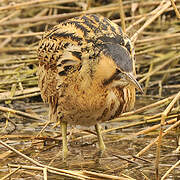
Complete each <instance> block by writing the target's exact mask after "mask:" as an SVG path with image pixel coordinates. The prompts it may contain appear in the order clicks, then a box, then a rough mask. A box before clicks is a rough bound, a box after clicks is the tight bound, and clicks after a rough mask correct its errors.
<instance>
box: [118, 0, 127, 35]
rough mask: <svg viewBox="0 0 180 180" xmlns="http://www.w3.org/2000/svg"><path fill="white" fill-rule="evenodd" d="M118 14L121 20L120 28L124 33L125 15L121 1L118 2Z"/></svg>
mask: <svg viewBox="0 0 180 180" xmlns="http://www.w3.org/2000/svg"><path fill="white" fill-rule="evenodd" d="M119 13H120V19H121V27H122V30H123V32H126V24H125V15H124V8H123V3H122V0H119Z"/></svg>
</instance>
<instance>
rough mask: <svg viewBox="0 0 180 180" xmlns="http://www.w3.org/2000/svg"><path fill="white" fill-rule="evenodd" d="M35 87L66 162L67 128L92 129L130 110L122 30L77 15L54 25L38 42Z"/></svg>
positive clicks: (130, 52)
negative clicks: (58, 127)
mask: <svg viewBox="0 0 180 180" xmlns="http://www.w3.org/2000/svg"><path fill="white" fill-rule="evenodd" d="M38 57H39V87H40V90H41V96H42V99H43V100H44V101H45V102H48V103H49V109H50V110H49V114H50V119H51V120H52V121H56V122H60V123H61V130H62V139H63V157H64V158H66V156H67V152H68V148H67V137H66V133H67V123H69V124H72V125H83V126H91V125H95V129H96V132H97V137H98V142H99V147H100V150H101V151H104V150H105V145H104V142H103V138H102V135H101V131H100V125H99V123H100V122H103V121H107V120H110V119H113V118H115V117H118V116H119V115H120V114H121V113H122V112H125V111H128V110H130V109H131V108H133V107H134V102H135V88H137V89H138V90H140V91H141V92H142V89H141V87H140V85H139V83H138V82H137V81H136V79H135V77H134V74H135V65H134V49H133V46H132V44H131V42H130V39H129V38H128V37H127V36H126V35H125V34H124V33H123V32H122V30H121V28H120V27H119V26H118V25H117V24H115V23H113V22H111V21H110V20H109V19H107V18H105V17H103V16H99V15H94V14H92V15H82V16H80V17H75V18H72V19H69V20H66V21H64V22H61V23H60V24H58V25H56V26H54V27H53V28H52V29H51V30H50V31H48V32H46V33H45V34H44V36H43V38H42V40H41V41H40V43H39V48H38Z"/></svg>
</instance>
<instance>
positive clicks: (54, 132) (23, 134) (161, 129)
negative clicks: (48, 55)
mask: <svg viewBox="0 0 180 180" xmlns="http://www.w3.org/2000/svg"><path fill="white" fill-rule="evenodd" d="M121 3H122V4H123V7H122V6H121ZM171 3H172V4H171ZM179 11H180V0H176V1H175V2H174V1H173V0H163V1H153V0H149V1H143V0H137V1H133V0H131V1H115V0H114V1H113V0H108V1H102V0H98V1H94V0H87V1H85V0H84V1H78V0H61V1H59V0H33V1H25V0H16V1H11V0H8V1H3V0H2V1H1V7H0V118H1V121H2V122H0V123H1V124H2V125H0V134H1V137H0V139H1V141H0V144H1V145H2V146H1V147H0V149H1V152H0V159H1V160H2V164H1V165H0V178H1V179H7V178H8V177H12V178H14V179H18V178H24V179H26V178H29V177H31V178H33V179H38V178H44V179H47V178H48V179H55V178H59V179H60V178H64V177H65V178H69V179H73V178H74V179H133V178H134V179H166V178H180V173H179V169H180V166H179V164H180V162H179V160H178V158H179V152H180V150H179V149H180V146H178V145H179V144H180V139H179V124H180V121H179V120H180V113H179V112H180V105H179V98H180V91H179V88H180V63H179V62H180V21H179V18H180V15H179ZM82 13H87V14H89V13H99V14H102V15H104V16H106V17H108V18H110V19H111V20H113V21H114V22H116V23H118V24H119V25H122V27H123V29H124V31H126V33H127V34H128V35H129V36H130V37H131V39H132V41H133V43H134V45H135V50H136V69H137V78H138V80H139V82H140V83H141V84H142V86H143V87H144V92H145V94H144V95H139V94H137V105H136V109H135V110H134V111H132V112H128V113H124V114H123V115H122V116H121V117H119V118H117V119H114V120H112V121H111V122H108V123H105V125H104V126H108V129H105V130H104V131H103V132H104V138H105V143H106V144H107V147H108V148H107V154H105V156H104V157H102V158H97V157H96V156H95V155H94V151H93V150H91V149H93V148H92V147H91V146H92V144H94V143H95V141H96V139H95V138H94V137H95V136H94V133H93V132H92V131H87V130H82V129H81V130H80V129H78V128H74V129H73V130H71V129H70V130H69V138H70V137H71V138H70V140H69V141H70V143H71V146H72V150H71V155H70V157H69V160H68V162H69V163H67V164H64V163H62V161H61V155H60V153H61V152H60V153H58V152H59V146H61V135H59V128H54V129H52V125H50V124H46V126H45V127H44V128H43V126H44V125H42V124H38V123H45V122H46V120H45V119H47V106H45V105H43V103H42V100H41V99H40V92H39V89H38V88H37V75H36V71H37V68H38V59H37V56H36V49H37V46H38V41H39V40H40V38H41V35H42V33H43V32H44V31H45V30H47V29H49V28H51V27H52V26H53V25H55V24H57V23H58V22H60V21H62V20H64V19H67V18H70V17H74V16H78V15H81V14H82ZM120 17H121V19H120ZM38 127H40V128H39V129H37V128H38ZM23 128H25V129H24V130H23ZM28 128H29V129H30V130H28ZM42 128H43V131H44V132H43V131H41V134H40V135H39V132H40V130H41V129H42ZM33 129H34V131H33ZM32 131H33V132H32ZM37 135H38V136H37ZM82 139H83V140H84V141H85V142H87V144H84V147H81V146H80V144H82V142H81V141H82ZM47 142H48V144H47V145H45V144H46V143H47ZM57 143H59V144H60V145H57ZM78 143H79V144H78ZM123 143H124V144H123ZM8 144H11V146H10V145H8ZM176 144H178V145H176ZM57 147H58V148H57ZM16 149H19V150H18V151H17V150H16ZM76 149H80V150H79V151H76ZM94 149H96V148H94ZM124 149H127V152H124ZM79 153H80V155H79ZM25 154H26V155H25ZM169 157H171V158H169ZM14 161H16V164H12V163H13V162H14ZM38 161H41V163H39V162H38ZM8 164H9V166H8V167H7V165H8ZM55 167H57V168H55ZM65 169H66V170H65ZM40 172H41V173H40Z"/></svg>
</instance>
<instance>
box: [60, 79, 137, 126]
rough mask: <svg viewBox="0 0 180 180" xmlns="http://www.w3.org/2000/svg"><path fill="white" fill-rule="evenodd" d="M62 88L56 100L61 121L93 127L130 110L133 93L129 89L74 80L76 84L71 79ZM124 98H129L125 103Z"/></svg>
mask: <svg viewBox="0 0 180 180" xmlns="http://www.w3.org/2000/svg"><path fill="white" fill-rule="evenodd" d="M78 81H79V82H78ZM85 84H86V85H85ZM64 87H65V88H64V90H63V91H64V93H63V95H62V97H60V98H58V104H59V106H58V110H57V111H58V112H61V114H63V116H62V117H63V118H62V121H66V122H68V123H69V124H74V125H83V126H91V125H95V124H96V123H97V122H102V121H107V120H110V119H112V118H114V117H117V116H119V115H120V114H121V113H122V112H123V111H126V110H128V109H129V108H130V107H129V104H132V103H131V102H130V101H133V98H132V97H133V93H135V91H132V90H131V89H130V88H127V89H125V90H123V89H122V88H112V89H108V88H107V87H105V86H103V85H100V84H98V83H97V82H96V83H93V82H91V83H90V82H89V83H87V82H85V81H82V80H77V79H76V83H73V82H72V78H71V83H67V86H64ZM125 96H129V98H127V97H126V98H127V100H126V101H125V100H124V99H125Z"/></svg>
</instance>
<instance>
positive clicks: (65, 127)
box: [61, 122, 68, 160]
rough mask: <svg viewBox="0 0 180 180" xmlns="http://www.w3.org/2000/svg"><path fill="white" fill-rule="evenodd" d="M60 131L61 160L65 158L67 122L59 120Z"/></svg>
mask: <svg viewBox="0 0 180 180" xmlns="http://www.w3.org/2000/svg"><path fill="white" fill-rule="evenodd" d="M61 133H62V145H63V148H62V151H63V160H65V159H66V158H67V153H68V148H67V123H66V122H61Z"/></svg>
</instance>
